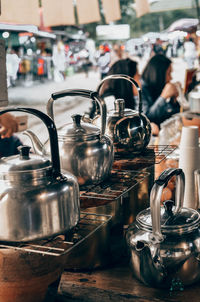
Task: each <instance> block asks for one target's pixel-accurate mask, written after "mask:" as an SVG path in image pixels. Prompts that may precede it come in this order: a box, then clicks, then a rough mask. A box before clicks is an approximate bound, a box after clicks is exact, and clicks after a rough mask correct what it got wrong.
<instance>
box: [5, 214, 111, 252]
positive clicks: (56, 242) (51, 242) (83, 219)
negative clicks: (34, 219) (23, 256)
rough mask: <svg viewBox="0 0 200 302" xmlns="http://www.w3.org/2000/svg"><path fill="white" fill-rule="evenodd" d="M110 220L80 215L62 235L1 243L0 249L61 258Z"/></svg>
mask: <svg viewBox="0 0 200 302" xmlns="http://www.w3.org/2000/svg"><path fill="white" fill-rule="evenodd" d="M110 220H111V216H110V215H98V214H93V213H86V212H81V213H80V220H79V222H78V224H77V225H76V226H75V227H74V228H73V229H71V230H69V231H68V232H66V233H65V234H64V235H60V236H57V237H52V238H48V239H45V240H38V241H34V242H27V243H23V242H19V243H18V242H17V243H9V242H1V243H0V249H5V248H9V249H14V250H18V251H20V252H24V253H33V254H41V255H42V256H56V257H58V256H63V255H65V254H67V253H69V252H71V251H72V249H74V248H75V247H77V246H78V245H79V244H81V243H82V242H83V241H85V240H86V239H87V238H88V237H89V236H91V235H92V234H93V233H95V232H96V231H97V230H99V229H100V228H102V227H103V226H104V225H105V224H106V223H108V222H109V221H110Z"/></svg>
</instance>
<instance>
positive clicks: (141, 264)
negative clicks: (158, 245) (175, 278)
mask: <svg viewBox="0 0 200 302" xmlns="http://www.w3.org/2000/svg"><path fill="white" fill-rule="evenodd" d="M131 253H132V255H131V267H132V270H133V271H134V274H135V275H136V276H137V278H138V279H139V280H141V281H142V282H143V283H145V284H146V285H150V286H158V285H161V284H162V283H163V282H164V280H165V278H166V274H165V270H164V266H163V264H162V263H161V261H160V257H159V255H158V253H156V255H154V256H153V255H152V253H151V250H150V247H149V245H148V244H147V243H146V242H145V241H137V243H136V244H135V248H132V249H131Z"/></svg>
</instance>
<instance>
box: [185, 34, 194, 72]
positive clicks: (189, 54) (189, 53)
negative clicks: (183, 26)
mask: <svg viewBox="0 0 200 302" xmlns="http://www.w3.org/2000/svg"><path fill="white" fill-rule="evenodd" d="M183 46H184V59H185V61H186V63H187V68H188V69H192V68H194V66H195V60H196V58H197V50H196V45H195V43H194V41H193V39H192V38H191V37H190V38H189V39H188V40H186V41H185V42H184V45H183Z"/></svg>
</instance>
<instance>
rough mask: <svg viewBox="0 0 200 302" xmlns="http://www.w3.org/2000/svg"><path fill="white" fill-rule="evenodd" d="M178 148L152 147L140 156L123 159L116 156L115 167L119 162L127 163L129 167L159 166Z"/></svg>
mask: <svg viewBox="0 0 200 302" xmlns="http://www.w3.org/2000/svg"><path fill="white" fill-rule="evenodd" d="M176 148H177V146H176V145H152V146H151V145H150V146H148V147H147V148H146V150H145V151H144V152H143V153H142V154H140V155H138V156H132V157H131V156H129V157H126V158H124V157H123V159H122V158H121V157H120V156H115V162H114V165H115V163H116V162H117V161H123V162H127V165H128V164H129V165H130V164H132V165H134V164H135V165H136V164H139V163H140V164H146V165H154V164H159V163H160V162H161V161H162V160H164V159H165V158H166V157H167V156H169V155H170V154H171V153H172V152H174V150H175V149H176Z"/></svg>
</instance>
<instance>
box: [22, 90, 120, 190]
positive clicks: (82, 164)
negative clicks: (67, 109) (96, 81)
mask: <svg viewBox="0 0 200 302" xmlns="http://www.w3.org/2000/svg"><path fill="white" fill-rule="evenodd" d="M66 96H81V97H86V98H89V99H92V100H95V101H97V102H98V104H99V106H100V112H101V126H100V129H99V128H98V127H96V126H94V125H92V124H91V123H84V122H82V120H81V115H74V116H72V118H73V123H68V124H66V125H64V126H63V127H61V128H60V129H59V131H58V143H59V150H60V160H61V167H62V169H63V170H66V171H69V172H71V173H72V174H73V175H75V176H76V177H77V179H78V182H79V185H82V186H83V185H84V186H86V185H89V184H96V183H99V182H101V181H103V180H104V179H106V178H107V177H108V176H109V175H110V171H111V168H112V164H113V159H114V151H113V143H112V140H111V139H110V138H109V137H107V136H106V135H104V133H105V125H106V106H105V103H104V101H103V100H102V99H101V98H100V97H99V96H98V93H96V92H93V91H90V90H84V89H69V90H65V91H61V92H57V93H53V94H52V96H51V98H50V99H49V101H48V104H47V113H48V115H49V116H50V117H52V118H53V116H54V114H53V102H54V101H55V100H57V99H59V98H62V97H66ZM26 134H27V135H28V136H29V137H30V138H31V140H32V142H33V147H34V149H35V151H36V153H39V154H49V141H47V142H46V143H45V144H44V145H42V144H41V142H39V140H38V138H37V137H36V136H35V135H34V134H33V133H32V132H30V131H26Z"/></svg>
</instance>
